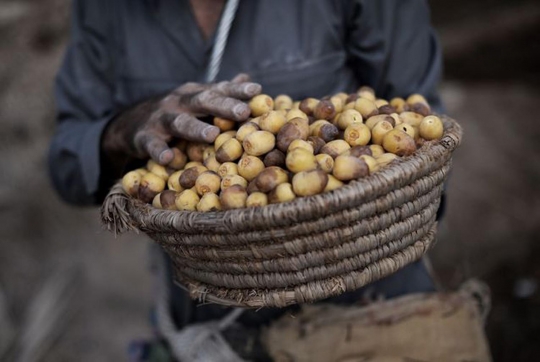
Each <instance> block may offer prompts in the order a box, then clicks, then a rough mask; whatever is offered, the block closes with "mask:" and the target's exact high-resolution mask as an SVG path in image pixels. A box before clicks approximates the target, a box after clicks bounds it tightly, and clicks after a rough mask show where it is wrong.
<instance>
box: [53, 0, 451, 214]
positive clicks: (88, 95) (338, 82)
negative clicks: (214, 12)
mask: <svg viewBox="0 0 540 362" xmlns="http://www.w3.org/2000/svg"><path fill="white" fill-rule="evenodd" d="M212 41H213V39H210V40H209V41H208V42H206V41H205V40H204V38H203V37H202V35H201V32H200V30H199V29H198V27H197V24H196V20H195V18H194V15H193V12H192V10H191V7H190V4H189V1H188V0H115V1H110V0H75V1H74V12H73V18H72V38H71V41H70V43H69V46H68V48H67V52H66V55H65V59H64V62H63V64H62V66H61V69H60V71H59V73H58V77H57V82H56V89H55V93H56V101H57V110H58V127H57V130H56V133H55V135H54V138H53V141H52V144H51V148H50V154H49V164H50V173H51V176H52V180H53V184H54V186H55V187H56V189H57V190H58V192H59V193H60V195H61V196H62V198H64V199H65V200H67V201H68V202H70V203H74V204H80V205H81V204H87V205H88V204H95V203H99V202H100V201H101V199H102V198H103V196H104V195H105V193H106V189H107V188H108V187H109V186H110V185H111V184H112V182H113V181H114V180H108V179H107V174H106V172H104V170H102V167H100V165H101V162H100V139H101V134H102V131H103V129H104V127H105V126H106V124H107V123H108V122H109V121H110V119H111V118H112V117H113V116H114V115H115V114H117V113H118V112H119V111H121V110H122V109H125V108H126V107H128V106H131V105H133V104H135V103H137V102H139V101H141V100H143V99H145V98H148V97H150V96H155V95H156V94H162V93H165V92H167V91H169V90H171V89H173V88H175V87H177V86H179V85H181V84H183V83H185V82H188V81H202V80H203V78H204V73H205V69H206V66H207V63H208V60H209V56H210V52H211V45H212ZM240 72H246V73H248V74H250V75H251V77H252V78H253V81H255V82H259V83H261V84H262V86H263V91H264V92H265V93H268V94H270V95H272V96H275V95H277V94H279V93H285V94H289V95H291V96H292V97H293V98H295V99H302V98H304V97H308V96H310V97H322V96H325V95H328V94H332V93H336V92H339V91H348V92H351V91H354V90H356V89H357V88H358V87H359V86H360V85H369V86H371V87H373V88H374V89H375V90H376V92H377V95H378V96H380V97H384V98H390V97H394V96H402V97H403V96H407V95H409V94H411V93H413V92H418V93H422V94H424V95H426V96H427V98H428V100H429V101H430V102H432V104H433V105H434V106H435V108H437V107H439V106H440V104H439V99H438V97H437V93H436V89H435V87H436V84H437V82H438V80H439V76H440V73H441V53H440V49H439V46H438V44H437V41H436V38H435V37H434V34H433V31H432V28H431V26H430V17H429V9H428V6H427V2H426V1H425V0H365V1H361V0H356V1H355V0H249V1H248V0H244V1H241V2H240V5H239V7H238V11H237V15H236V18H235V20H234V22H233V24H232V28H231V31H230V34H229V42H228V45H227V48H226V49H225V53H224V55H223V63H222V68H221V71H220V72H219V74H218V77H217V78H218V80H226V79H230V78H232V77H233V76H234V75H236V74H237V73H240Z"/></svg>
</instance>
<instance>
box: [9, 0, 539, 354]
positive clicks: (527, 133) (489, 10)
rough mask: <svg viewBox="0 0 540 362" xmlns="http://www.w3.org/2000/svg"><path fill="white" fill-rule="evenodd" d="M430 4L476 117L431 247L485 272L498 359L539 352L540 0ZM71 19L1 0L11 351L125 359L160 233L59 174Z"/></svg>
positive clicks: (142, 317)
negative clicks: (118, 216)
mask: <svg viewBox="0 0 540 362" xmlns="http://www.w3.org/2000/svg"><path fill="white" fill-rule="evenodd" d="M430 3H431V4H432V6H433V22H434V25H435V27H436V29H437V30H438V32H439V34H440V38H441V41H442V44H443V46H444V49H445V65H446V74H445V80H444V82H443V84H442V85H441V94H442V96H443V99H444V101H445V104H446V106H447V109H448V112H447V113H448V114H449V115H451V116H452V117H454V118H455V119H457V120H458V121H459V122H460V123H461V124H462V125H463V127H464V129H465V139H464V142H463V145H462V146H461V148H460V149H459V150H458V151H457V152H456V154H455V158H454V168H453V172H452V175H451V178H450V181H449V184H448V209H447V214H446V218H445V220H444V222H443V223H442V225H441V228H440V232H439V240H438V243H437V245H436V246H435V248H434V249H433V250H432V252H431V259H432V262H433V265H434V268H435V270H436V271H437V274H438V276H439V279H440V282H441V285H443V286H444V287H445V288H448V289H453V288H456V287H457V286H458V285H459V284H460V283H461V282H463V281H464V280H466V279H468V278H472V277H476V278H479V279H482V280H484V281H485V282H486V283H487V284H488V285H489V286H490V288H491V291H492V310H491V314H490V316H489V319H488V323H487V332H488V337H489V339H490V344H491V348H492V352H493V356H494V359H495V361H532V360H535V359H536V358H537V356H538V355H539V354H540V347H539V346H540V344H539V343H538V342H540V292H539V285H538V283H539V282H540V240H539V239H540V238H539V236H538V235H539V233H540V224H539V221H540V187H538V185H539V184H540V166H539V164H538V162H537V160H538V159H539V158H540V142H539V140H540V123H539V122H538V120H537V119H538V116H537V106H538V100H539V99H540V71H539V70H538V64H540V42H539V40H540V39H539V36H538V34H540V5H539V3H538V2H537V1H526V0H519V1H512V2H503V1H493V0H492V1H488V0H477V1H473V2H471V1H463V0H462V1H452V2H451V1H444V0H437V1H431V2H430ZM479 15H481V19H482V21H479V18H478V16H479ZM68 18H69V1H68V0H47V1H43V0H42V1H38V0H17V1H15V0H13V1H4V0H0V41H1V42H0V122H1V123H0V124H1V127H0V152H1V154H2V158H1V166H2V167H1V169H2V172H0V235H1V236H0V360H2V356H5V354H4V352H6V350H7V349H8V348H9V349H10V350H9V351H8V352H9V353H10V354H11V355H13V354H17V351H19V352H20V351H21V350H22V349H24V350H25V352H23V353H22V355H23V357H24V358H26V359H24V358H22V359H21V360H26V361H34V360H40V361H55V362H60V361H74V360H76V361H82V362H85V361H88V362H90V361H92V362H94V361H120V360H125V359H126V350H127V344H128V342H129V341H130V340H133V339H138V338H144V337H148V336H150V335H151V333H152V331H151V329H150V327H149V325H148V313H149V309H150V305H151V294H152V287H151V282H150V276H149V273H148V267H147V266H148V265H147V264H148V263H147V249H148V247H149V241H147V240H146V239H145V238H144V237H142V236H138V235H126V236H123V237H121V238H119V239H114V237H113V236H112V235H110V234H109V233H107V232H105V231H104V230H103V229H102V227H101V225H100V223H99V217H98V210H97V209H95V208H90V209H81V208H74V207H71V206H68V205H65V204H64V203H62V202H61V201H60V200H59V199H58V197H57V196H56V194H55V193H54V191H53V190H52V189H51V186H50V184H49V180H48V177H47V168H46V152H47V147H48V142H49V140H50V136H51V134H52V132H53V128H54V107H53V98H52V94H51V90H52V79H53V77H54V74H55V72H56V69H57V68H58V66H59V64H60V61H61V57H62V54H63V51H64V47H65V43H66V40H67V33H68V30H69V25H68ZM55 288H56V289H55ZM51 290H52V291H54V290H61V291H63V292H62V293H59V294H58V293H57V294H58V295H61V298H60V299H58V300H54V298H53V297H54V295H57V294H54V293H53V292H51ZM51 295H52V296H53V297H51ZM51 298H53V299H52V300H53V301H54V303H51V306H49V307H50V308H51V309H49V310H54V311H56V312H57V314H54V313H53V314H48V315H53V316H55V317H54V318H53V319H54V323H51V325H50V329H49V331H50V333H47V335H45V336H43V335H39V334H37V335H36V333H34V334H22V335H21V334H20V333H18V331H22V330H32V328H31V326H32V323H35V321H36V320H38V321H39V320H40V319H39V318H40V317H42V315H40V310H42V309H44V308H46V307H47V304H46V303H41V302H42V301H50V300H51ZM38 306H40V307H41V308H37V307H38ZM41 313H43V312H41ZM36 340H39V341H41V342H40V343H39V346H37V345H36V347H35V348H34V347H32V345H31V344H30V343H31V341H36ZM13 341H18V342H17V343H12V342H13ZM29 344H30V347H31V348H29ZM22 346H24V348H23V347H22ZM38 347H39V348H38ZM19 355H20V354H19ZM6 360H7V359H6Z"/></svg>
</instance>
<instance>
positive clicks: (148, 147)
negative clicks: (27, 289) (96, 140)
mask: <svg viewBox="0 0 540 362" xmlns="http://www.w3.org/2000/svg"><path fill="white" fill-rule="evenodd" d="M260 92H261V86H260V85H259V84H257V83H251V82H249V77H248V76H247V75H245V74H240V75H238V76H236V77H235V78H234V79H233V80H232V81H230V82H221V83H216V84H199V83H186V84H184V85H182V86H181V87H179V88H177V89H175V90H174V91H172V92H171V93H170V94H168V95H166V96H165V97H160V98H157V99H151V100H148V101H145V102H143V103H140V104H138V105H136V106H135V107H133V108H131V109H128V110H126V111H124V112H123V113H121V114H120V115H119V116H118V117H116V118H115V119H114V120H113V121H112V122H111V123H110V125H109V126H108V127H107V128H106V130H105V132H104V134H103V138H102V144H101V148H102V151H103V153H104V155H105V156H106V157H107V158H108V159H109V161H110V162H112V163H122V161H120V160H119V158H123V159H124V160H128V159H130V158H145V157H151V158H152V159H154V160H155V161H156V162H158V163H159V164H161V165H167V164H168V163H169V162H171V161H172V159H173V157H174V154H173V152H172V150H171V149H170V148H169V146H168V142H170V141H171V140H172V139H173V138H178V139H184V140H188V141H198V142H208V143H211V142H213V141H214V139H215V138H216V137H217V136H218V135H219V128H217V127H215V126H213V125H209V124H207V123H204V122H202V121H200V120H199V119H197V116H203V115H211V116H218V117H223V118H226V119H230V120H235V121H239V122H240V121H244V120H246V119H247V118H248V117H249V114H250V109H249V107H248V105H247V104H246V103H244V102H242V100H247V99H250V98H252V97H254V96H256V95H257V94H259V93H260Z"/></svg>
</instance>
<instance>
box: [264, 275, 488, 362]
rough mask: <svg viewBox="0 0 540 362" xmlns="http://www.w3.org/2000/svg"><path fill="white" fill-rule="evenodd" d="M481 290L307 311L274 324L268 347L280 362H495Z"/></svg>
mask: <svg viewBox="0 0 540 362" xmlns="http://www.w3.org/2000/svg"><path fill="white" fill-rule="evenodd" d="M481 289H482V288H481ZM478 290H479V289H478V288H477V287H473V288H470V285H469V286H468V287H467V288H465V289H464V290H461V291H460V292H456V293H432V294H419V295H409V296H405V297H401V298H397V299H392V300H389V301H384V302H377V303H374V304H371V305H369V306H367V307H341V306H335V305H311V306H310V305H308V306H304V307H303V309H302V311H301V313H300V314H298V315H296V316H294V317H293V316H290V315H287V316H285V317H283V318H281V319H280V320H278V321H277V322H276V323H274V324H273V325H272V326H271V327H270V328H269V329H267V330H266V331H265V333H264V335H263V343H265V345H266V348H267V349H268V351H269V353H270V354H271V355H272V357H273V358H274V359H275V361H276V362H285V361H287V362H293V361H294V362H304V361H305V362H318V361H320V362H334V361H335V362H367V361H370V362H375V361H377V362H383V361H385V362H386V361H388V362H389V361H395V362H398V361H400V362H424V361H437V362H445V361H459V362H473V361H474V362H485V361H491V357H490V353H489V348H488V344H487V341H486V338H485V335H484V331H483V317H484V316H485V315H483V313H482V310H481V308H479V298H478V293H476V291H478ZM485 295H486V293H484V297H481V298H480V299H481V300H483V304H484V305H487V304H489V296H487V298H486V296H485Z"/></svg>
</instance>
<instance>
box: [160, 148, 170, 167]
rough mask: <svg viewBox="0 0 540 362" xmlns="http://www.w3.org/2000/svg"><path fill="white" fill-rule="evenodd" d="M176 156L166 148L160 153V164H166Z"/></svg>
mask: <svg viewBox="0 0 540 362" xmlns="http://www.w3.org/2000/svg"><path fill="white" fill-rule="evenodd" d="M173 158H174V153H173V152H172V151H171V150H165V151H163V152H161V153H160V154H159V159H158V161H159V164H160V165H166V164H168V163H169V162H171V161H172V159H173Z"/></svg>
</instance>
